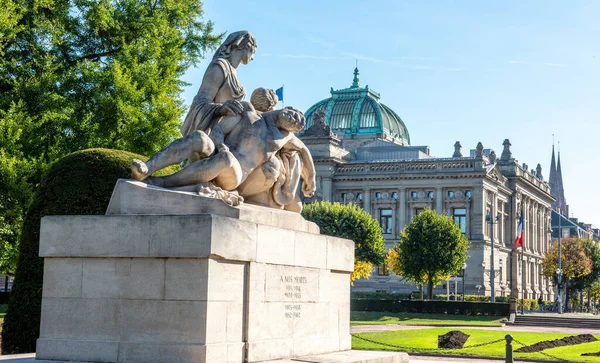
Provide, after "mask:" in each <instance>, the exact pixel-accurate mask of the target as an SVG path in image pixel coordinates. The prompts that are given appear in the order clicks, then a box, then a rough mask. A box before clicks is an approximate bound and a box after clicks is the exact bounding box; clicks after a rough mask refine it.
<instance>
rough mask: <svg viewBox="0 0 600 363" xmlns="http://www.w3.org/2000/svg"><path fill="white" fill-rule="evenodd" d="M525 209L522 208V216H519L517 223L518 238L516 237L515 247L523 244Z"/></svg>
mask: <svg viewBox="0 0 600 363" xmlns="http://www.w3.org/2000/svg"><path fill="white" fill-rule="evenodd" d="M523 234H524V231H523V211H522V210H521V217H519V224H518V225H517V238H516V239H515V248H519V247H521V246H523Z"/></svg>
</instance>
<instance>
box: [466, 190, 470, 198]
mask: <svg viewBox="0 0 600 363" xmlns="http://www.w3.org/2000/svg"><path fill="white" fill-rule="evenodd" d="M465 196H466V197H467V198H471V191H470V190H467V191H466V192H465Z"/></svg>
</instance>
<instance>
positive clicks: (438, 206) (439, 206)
mask: <svg viewBox="0 0 600 363" xmlns="http://www.w3.org/2000/svg"><path fill="white" fill-rule="evenodd" d="M443 198H444V193H443V189H442V188H436V189H435V211H436V212H437V214H442V213H444V209H443V205H444V202H443Z"/></svg>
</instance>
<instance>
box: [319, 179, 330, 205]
mask: <svg viewBox="0 0 600 363" xmlns="http://www.w3.org/2000/svg"><path fill="white" fill-rule="evenodd" d="M321 182H322V186H323V200H325V201H331V199H332V195H331V186H332V178H330V177H322V179H321Z"/></svg>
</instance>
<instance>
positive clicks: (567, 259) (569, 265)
mask: <svg viewBox="0 0 600 363" xmlns="http://www.w3.org/2000/svg"><path fill="white" fill-rule="evenodd" d="M560 261H561V269H562V271H563V274H562V281H561V282H562V284H563V285H564V287H565V306H567V307H568V306H569V304H568V302H569V288H570V287H571V286H572V284H573V283H574V282H576V281H577V280H578V279H581V278H583V277H585V276H587V275H589V274H590V273H591V272H592V267H593V264H592V259H591V258H590V251H589V250H588V249H587V248H586V242H585V240H583V239H581V238H563V239H562V240H561V243H560ZM542 269H543V275H544V276H545V277H548V278H552V279H553V281H554V283H557V282H558V281H557V276H556V270H558V242H555V243H553V244H552V245H551V246H550V249H549V250H548V251H547V252H546V255H545V256H544V259H543V260H542Z"/></svg>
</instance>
